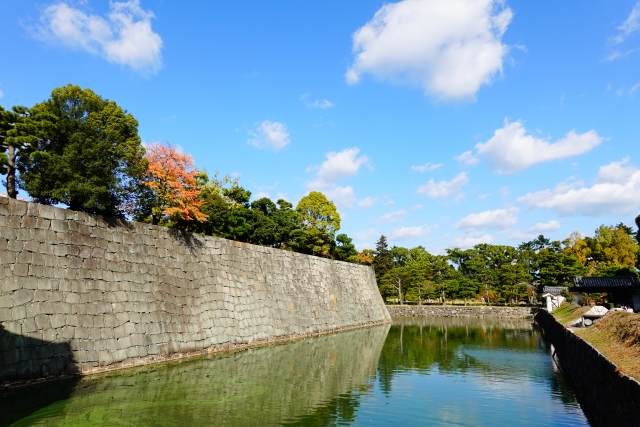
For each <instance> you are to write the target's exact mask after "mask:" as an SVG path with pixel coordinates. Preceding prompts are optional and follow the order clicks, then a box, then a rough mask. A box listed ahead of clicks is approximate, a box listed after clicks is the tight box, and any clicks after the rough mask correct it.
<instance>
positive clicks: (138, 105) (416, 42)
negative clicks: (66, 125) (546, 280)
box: [0, 0, 640, 253]
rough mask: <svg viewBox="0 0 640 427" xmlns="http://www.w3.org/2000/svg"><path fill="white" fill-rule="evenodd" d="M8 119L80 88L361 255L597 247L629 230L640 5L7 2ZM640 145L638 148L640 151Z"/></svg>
mask: <svg viewBox="0 0 640 427" xmlns="http://www.w3.org/2000/svg"><path fill="white" fill-rule="evenodd" d="M0 16H1V17H2V22H3V25H2V26H0V48H1V51H2V52H3V58H4V61H3V64H4V65H3V66H2V67H0V91H1V92H0V93H1V97H0V104H1V105H3V106H5V107H10V106H12V105H27V106H29V105H32V104H34V103H36V102H39V101H42V100H44V99H46V98H48V97H49V95H50V93H51V90H52V89H53V88H55V87H57V86H61V85H64V84H67V83H73V84H77V85H80V86H82V87H88V88H91V89H93V90H94V91H95V92H97V93H98V94H100V95H102V96H103V97H105V98H109V99H113V100H115V101H116V102H117V103H118V104H119V105H121V106H122V107H124V108H125V109H127V110H128V111H129V112H131V113H132V114H133V115H134V116H135V117H136V118H137V119H138V121H139V122H140V135H141V137H142V139H143V140H144V141H145V142H153V141H167V142H169V143H171V144H174V145H178V146H180V147H181V148H182V149H183V150H184V151H185V152H186V153H189V154H191V155H193V156H194V158H195V161H196V164H197V166H198V167H199V168H206V169H207V170H208V171H210V172H214V171H219V172H220V173H221V174H238V175H239V176H240V183H241V185H242V186H244V187H245V188H247V189H249V190H251V191H252V192H253V194H254V195H255V196H258V197H259V196H262V195H268V196H269V197H271V198H272V199H274V200H275V199H277V198H280V197H284V198H285V199H287V200H289V201H292V202H294V203H295V202H297V201H298V200H299V199H300V198H301V197H302V196H304V195H305V194H306V193H308V192H309V191H311V190H319V191H322V192H324V193H325V194H327V195H328V196H329V198H330V199H332V200H333V201H334V202H336V204H337V205H338V207H339V211H340V213H341V215H342V229H341V231H343V232H346V233H347V234H348V235H349V236H351V237H353V238H354V241H355V242H356V243H357V246H358V248H360V249H362V248H365V247H373V246H374V243H375V241H376V240H377V238H378V237H379V236H380V234H385V235H386V236H387V237H388V238H389V241H390V243H391V244H395V245H400V246H407V247H413V246H416V245H423V246H425V247H426V248H427V249H428V250H429V251H432V252H434V253H442V252H443V251H444V248H447V247H454V246H458V247H469V246H471V245H474V244H477V243H481V242H487V243H496V244H511V245H517V244H518V243H520V242H522V241H524V240H529V239H530V238H532V237H535V236H537V235H538V234H540V233H542V234H544V235H545V236H547V237H551V238H553V239H559V240H562V239H565V238H566V237H568V235H569V234H570V233H571V232H572V231H579V232H580V233H582V234H583V235H585V234H586V235H592V234H593V232H594V230H595V228H596V227H598V226H599V225H600V224H614V223H618V222H624V223H626V224H628V225H631V224H633V219H634V218H635V216H636V215H637V214H638V213H640V169H639V167H640V158H639V156H638V148H637V147H638V137H639V135H640V119H639V115H638V113H639V109H638V102H640V3H637V2H636V1H622V0H621V1H617V2H595V1H584V0H582V1H577V0H575V1H563V2H551V1H547V2H531V1H504V2H500V1H491V0H450V1H447V2H442V1H439V0H403V1H399V2H387V3H385V2H382V1H373V0H369V1H360V0H350V1H349V2H345V1H332V0H324V1H322V2H320V1H317V2H301V1H272V2H247V1H240V0H236V1H192V2H178V1H170V0H139V1H138V0H129V1H124V0H123V1H119V2H118V1H112V2H109V1H106V0H91V1H77V0H76V1H73V0H69V1H53V2H51V1H39V2H33V1H31V0H25V1H20V2H15V1H14V2H2V4H1V5H0ZM633 147H636V148H633Z"/></svg>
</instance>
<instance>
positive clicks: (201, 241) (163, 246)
mask: <svg viewBox="0 0 640 427" xmlns="http://www.w3.org/2000/svg"><path fill="white" fill-rule="evenodd" d="M0 261H1V263H0V282H1V285H0V344H1V348H0V381H18V380H25V379H30V378H42V377H48V376H53V375H59V374H62V373H74V372H81V373H88V372H95V371H100V370H105V369H110V368H114V367H121V366H128V365H132V364H144V363H148V362H152V361H156V360H162V359H166V358H170V357H179V356H182V355H185V354H191V353H197V352H205V351H210V350H217V349H223V348H228V347H231V346H236V345H252V344H256V343H260V342H268V341H270V340H277V339H283V338H291V337H296V336H304V335H308V334H315V333H322V332H327V331H332V330H339V329H345V328H352V327H355V326H361V325H367V324H373V323H381V322H387V321H389V320H390V316H389V313H388V312H387V309H386V307H385V306H384V303H383V301H382V298H381V297H380V294H379V292H378V289H377V286H376V282H375V277H374V274H373V270H372V269H371V268H369V267H365V266H360V265H356V264H349V263H344V262H339V261H332V260H328V259H323V258H318V257H313V256H307V255H302V254H298V253H293V252H287V251H283V250H278V249H272V248H265V247H261V246H254V245H248V244H242V243H239V242H234V241H230V240H225V239H219V238H214V237H207V236H199V235H194V234H190V233H184V232H179V231H175V230H170V229H166V228H163V227H157V226H152V225H147V224H140V223H131V222H125V221H118V220H109V219H104V218H100V217H95V216H91V215H88V214H84V213H80V212H72V211H69V210H64V209H59V208H54V207H50V206H42V205H38V204H34V203H27V202H23V201H16V200H11V199H8V198H4V197H0Z"/></svg>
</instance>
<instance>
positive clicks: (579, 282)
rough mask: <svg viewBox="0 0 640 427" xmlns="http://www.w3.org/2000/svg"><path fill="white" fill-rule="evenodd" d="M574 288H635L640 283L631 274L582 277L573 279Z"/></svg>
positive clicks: (639, 285)
mask: <svg viewBox="0 0 640 427" xmlns="http://www.w3.org/2000/svg"><path fill="white" fill-rule="evenodd" d="M574 283H575V285H576V288H635V287H640V283H638V281H637V280H636V278H635V277H632V276H616V277H582V276H578V277H576V278H575V279H574Z"/></svg>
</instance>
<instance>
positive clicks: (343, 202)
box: [323, 185, 356, 209]
mask: <svg viewBox="0 0 640 427" xmlns="http://www.w3.org/2000/svg"><path fill="white" fill-rule="evenodd" d="M323 193H324V195H325V196H327V199H329V200H331V201H332V202H333V203H335V204H336V206H337V207H338V208H343V209H344V208H350V207H352V206H353V204H354V203H355V202H356V195H355V193H354V192H353V187H351V186H350V185H347V186H346V187H340V186H339V185H338V186H335V187H333V188H330V189H325V190H323Z"/></svg>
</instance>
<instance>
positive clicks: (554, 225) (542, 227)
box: [528, 219, 561, 233]
mask: <svg viewBox="0 0 640 427" xmlns="http://www.w3.org/2000/svg"><path fill="white" fill-rule="evenodd" d="M560 226H561V224H560V221H556V220H554V219H552V220H551V221H547V222H538V223H536V225H534V226H533V227H531V228H529V230H528V231H531V232H532V233H540V232H545V231H557V230H560Z"/></svg>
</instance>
